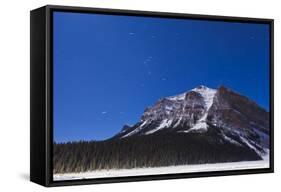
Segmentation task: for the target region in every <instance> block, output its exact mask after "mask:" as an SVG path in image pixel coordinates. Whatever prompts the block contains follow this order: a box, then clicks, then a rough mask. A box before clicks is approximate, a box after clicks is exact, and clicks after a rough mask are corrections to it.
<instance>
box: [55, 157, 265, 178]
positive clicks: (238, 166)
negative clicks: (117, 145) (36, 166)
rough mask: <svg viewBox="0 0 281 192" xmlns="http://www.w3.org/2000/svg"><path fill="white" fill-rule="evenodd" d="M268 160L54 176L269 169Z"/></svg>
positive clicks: (106, 175)
mask: <svg viewBox="0 0 281 192" xmlns="http://www.w3.org/2000/svg"><path fill="white" fill-rule="evenodd" d="M268 159H269V158H264V160H259V161H242V162H231V163H213V164H201V165H180V166H169V167H153V168H134V169H110V170H99V171H89V172H81V173H66V174H54V181H60V180H76V179H94V178H106V177H126V176H141V175H161V174H173V173H194V172H208V171H227V170H243V169H258V168H269V160H268Z"/></svg>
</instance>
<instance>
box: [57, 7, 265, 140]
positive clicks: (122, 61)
mask: <svg viewBox="0 0 281 192" xmlns="http://www.w3.org/2000/svg"><path fill="white" fill-rule="evenodd" d="M201 84H202V85H206V86H208V87H211V88H217V87H218V86H220V85H224V86H226V87H229V88H231V89H233V90H235V91H237V92H239V93H241V94H243V95H245V96H248V97H249V98H251V99H252V100H254V101H255V102H257V103H258V104H259V105H260V106H262V107H264V108H265V109H266V110H269V25H266V24H253V23H230V22H219V21H203V20H180V19H167V18H148V17H134V16H111V15H97V14H86V13H83V14H82V13H67V12H54V140H55V141H56V142H65V141H76V140H103V139H107V138H109V137H111V136H113V135H114V134H116V133H117V132H118V131H120V130H121V128H122V127H123V125H124V124H131V125H132V124H134V123H136V122H137V121H139V119H140V116H141V114H142V113H143V111H144V109H145V108H146V107H148V106H151V105H153V104H154V103H155V102H156V101H157V100H158V99H160V98H162V97H166V96H172V95H175V94H179V93H182V92H185V91H187V90H189V89H192V88H194V87H196V86H198V85H201Z"/></svg>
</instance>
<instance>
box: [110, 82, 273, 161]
mask: <svg viewBox="0 0 281 192" xmlns="http://www.w3.org/2000/svg"><path fill="white" fill-rule="evenodd" d="M269 123H270V122H269V113H268V112H267V111H266V110H264V109H263V108H262V107H260V106H258V105H257V104H256V103H255V102H253V101H251V100H250V99H249V98H247V97H245V96H243V95H240V94H239V93H236V92H234V91H233V90H231V89H228V88H226V87H223V86H221V87H219V88H218V89H211V88H208V87H205V86H198V87H196V88H194V89H192V90H190V91H187V92H185V93H182V94H180V95H176V96H171V97H166V98H163V99H160V100H159V101H157V102H156V103H155V105H154V106H152V107H148V108H147V109H145V111H144V113H143V115H142V116H141V120H140V122H138V123H136V124H135V125H133V126H128V125H126V126H124V127H123V129H122V130H121V131H120V132H119V133H118V134H117V135H115V136H114V137H113V139H128V138H130V137H132V136H134V137H136V136H147V135H151V134H162V135H163V134H164V133H165V134H181V135H186V136H188V137H190V136H191V135H195V136H196V135H197V136H198V135H204V136H211V135H212V136H211V138H212V137H215V138H213V140H214V141H216V142H218V141H219V142H218V143H219V144H226V143H227V144H230V145H235V146H238V147H241V148H242V147H243V148H244V149H246V150H249V151H252V152H255V153H256V154H257V155H258V156H259V157H260V158H264V157H265V156H266V155H267V153H268V149H269V127H270V124H269ZM214 133H215V134H214ZM208 138H210V137H208ZM211 140H212V139H211ZM200 142H201V141H200ZM206 142H208V143H212V141H210V140H208V141H206ZM212 144H214V143H212Z"/></svg>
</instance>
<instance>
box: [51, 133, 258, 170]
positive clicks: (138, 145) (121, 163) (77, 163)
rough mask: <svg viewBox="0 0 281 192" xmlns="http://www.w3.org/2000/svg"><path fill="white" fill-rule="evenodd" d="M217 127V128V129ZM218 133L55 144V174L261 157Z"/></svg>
mask: <svg viewBox="0 0 281 192" xmlns="http://www.w3.org/2000/svg"><path fill="white" fill-rule="evenodd" d="M213 130H214V129H213ZM217 134H218V133H216V132H215V131H214V132H210V131H209V132H208V133H207V134H198V133H190V134H178V133H177V134H176V133H171V132H170V133H169V134H168V133H165V132H162V133H159V134H151V135H145V136H132V137H128V138H124V139H110V140H106V141H89V142H88V141H80V142H68V143H55V144H54V147H53V169H54V173H66V172H85V171H90V170H100V169H123V168H126V169H127V168H136V167H138V168H141V167H159V166H172V165H186V164H203V163H218V162H235V161H244V160H259V159H260V157H259V156H258V155H257V154H256V153H255V152H254V151H253V150H251V149H249V148H248V147H246V146H239V145H234V144H231V143H228V142H222V140H221V139H220V138H221V137H218V135H217Z"/></svg>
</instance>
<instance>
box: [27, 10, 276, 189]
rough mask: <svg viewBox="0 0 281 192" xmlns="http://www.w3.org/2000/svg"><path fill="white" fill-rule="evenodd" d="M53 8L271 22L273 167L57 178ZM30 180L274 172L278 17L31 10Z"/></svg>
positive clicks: (77, 182) (47, 182) (78, 182)
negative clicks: (54, 142)
mask: <svg viewBox="0 0 281 192" xmlns="http://www.w3.org/2000/svg"><path fill="white" fill-rule="evenodd" d="M53 11H64V12H83V13H98V14H111V15H128V16H143V17H162V18H178V19H197V20H212V21H227V22H242V23H243V22H247V23H248V22H250V23H263V24H269V25H270V61H269V62H270V149H271V150H270V168H263V169H248V170H229V171H216V172H197V173H179V174H165V175H146V176H130V177H118V178H98V179H83V180H65V181H53V173H52V150H53V149H52V146H53V130H52V129H53V128H52V123H53V117H52V110H53V109H52V105H53V99H52V95H53V82H52V79H53V73H52V72H53V71H52V60H53V54H52V51H53V47H52V46H53V42H52V41H53V36H52V30H53V18H52V13H53ZM30 46H31V48H30V64H31V68H30V70H31V71H30V72H31V73H30V74H31V76H30V78H31V80H30V83H31V84H30V85H31V91H30V95H31V96H30V103H31V105H30V180H31V181H32V182H35V183H37V184H40V185H43V186H48V187H53V186H64V185H81V184H98V183H112V182H131V181H147V180H162V179H178V178H191V177H192V178H195V177H209V176H226V175H242V174H256V173H273V172H274V125H273V122H274V119H273V118H274V82H273V79H274V77H273V74H274V73H273V72H274V68H273V63H274V20H273V19H260V18H246V17H226V16H215V15H195V14H182V13H166V12H150V11H136V10H117V9H100V8H88V7H70V6H56V5H47V6H44V7H41V8H38V9H35V10H32V11H31V12H30Z"/></svg>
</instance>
